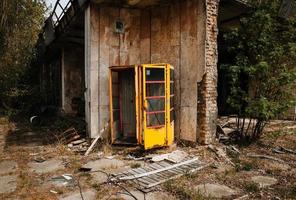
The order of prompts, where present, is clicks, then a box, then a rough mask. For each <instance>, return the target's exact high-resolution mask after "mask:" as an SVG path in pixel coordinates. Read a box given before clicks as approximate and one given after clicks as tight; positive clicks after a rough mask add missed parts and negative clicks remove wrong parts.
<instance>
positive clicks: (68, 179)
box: [51, 174, 75, 186]
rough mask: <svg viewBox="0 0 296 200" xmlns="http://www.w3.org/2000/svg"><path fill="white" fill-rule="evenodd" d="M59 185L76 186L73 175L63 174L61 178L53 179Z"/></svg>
mask: <svg viewBox="0 0 296 200" xmlns="http://www.w3.org/2000/svg"><path fill="white" fill-rule="evenodd" d="M51 180H52V181H53V182H55V183H56V184H58V185H60V184H61V185H62V186H67V185H74V184H75V180H74V178H73V176H72V175H71V174H63V175H61V176H57V177H54V178H52V179H51Z"/></svg>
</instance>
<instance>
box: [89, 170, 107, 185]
mask: <svg viewBox="0 0 296 200" xmlns="http://www.w3.org/2000/svg"><path fill="white" fill-rule="evenodd" d="M91 177H92V180H91V182H92V184H101V183H104V182H106V181H107V179H108V177H107V174H105V173H102V172H95V173H91Z"/></svg>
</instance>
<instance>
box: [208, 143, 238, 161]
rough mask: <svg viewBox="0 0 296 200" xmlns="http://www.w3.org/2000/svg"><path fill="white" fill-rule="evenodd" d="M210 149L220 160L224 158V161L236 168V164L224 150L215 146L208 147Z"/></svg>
mask: <svg viewBox="0 0 296 200" xmlns="http://www.w3.org/2000/svg"><path fill="white" fill-rule="evenodd" d="M208 148H209V149H210V150H211V151H213V152H214V153H215V154H216V155H217V157H218V158H222V159H224V160H225V161H226V162H228V163H229V164H231V165H232V166H235V164H234V163H233V162H232V161H231V160H230V159H229V158H228V156H227V154H226V152H225V151H224V150H223V149H222V148H219V147H215V146H213V145H211V144H210V145H208Z"/></svg>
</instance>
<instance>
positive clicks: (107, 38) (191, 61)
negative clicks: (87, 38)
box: [86, 0, 218, 142]
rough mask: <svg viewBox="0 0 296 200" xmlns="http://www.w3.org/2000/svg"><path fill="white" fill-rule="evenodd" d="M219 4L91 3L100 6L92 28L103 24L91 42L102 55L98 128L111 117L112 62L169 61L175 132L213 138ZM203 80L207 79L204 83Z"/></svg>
mask: <svg viewBox="0 0 296 200" xmlns="http://www.w3.org/2000/svg"><path fill="white" fill-rule="evenodd" d="M206 6H207V8H206ZM215 6H218V2H217V1H214V0H182V1H181V0H172V1H171V4H170V5H167V6H161V7H152V8H150V9H131V8H130V9H129V8H115V7H99V6H95V5H93V4H91V6H90V8H92V7H96V8H95V9H93V10H92V9H90V12H97V13H96V14H94V15H95V17H96V18H95V19H91V20H92V21H93V22H94V23H96V25H95V26H93V27H91V28H92V29H94V28H95V27H96V28H97V26H99V28H98V30H97V32H95V33H94V34H96V36H95V37H98V38H97V40H96V41H95V44H91V45H92V48H97V49H92V48H89V49H90V50H92V51H94V52H96V55H97V54H98V57H99V60H98V63H97V64H95V65H94V66H95V67H97V70H98V73H97V75H98V82H96V83H98V85H99V86H98V88H97V90H98V96H99V98H98V99H97V100H96V98H94V99H93V98H89V99H90V100H91V101H97V103H98V110H97V111H98V112H99V114H98V119H97V120H98V121H99V123H98V124H99V125H98V128H99V129H101V128H103V127H104V125H105V124H106V123H107V122H108V120H109V102H108V101H109V98H108V67H109V66H112V65H130V64H139V63H170V64H172V65H173V66H174V67H175V89H174V90H175V91H174V93H175V103H174V104H175V105H174V106H175V115H176V122H175V135H176V136H177V138H179V139H182V140H188V141H192V142H195V141H196V140H197V138H198V137H201V139H199V141H201V142H209V141H210V138H212V133H213V130H214V129H213V127H214V121H215V116H216V111H217V109H216V92H215V89H216V78H217V77H216V73H217V69H216V58H213V57H215V56H217V54H216V43H215V42H216V41H215V40H216V34H217V30H216V25H217V24H216V19H217V15H216V11H217V10H216V9H217V7H215ZM90 15H92V14H90ZM117 19H121V20H122V21H123V22H124V24H125V30H124V33H121V34H119V33H115V30H114V26H115V21H116V20H117ZM98 24H99V25H98ZM206 32H209V33H207V34H206ZM97 51H98V52H97ZM86 78H87V76H86ZM88 79H90V78H89V77H88ZM94 80H95V79H94ZM198 83H204V84H201V87H200V89H199V88H198ZM95 89H96V88H95ZM198 90H200V91H201V92H200V94H199V95H200V98H197V97H198ZM198 100H199V101H200V100H202V101H200V102H199V103H198ZM94 110H95V109H94ZM197 111H199V112H198V113H197Z"/></svg>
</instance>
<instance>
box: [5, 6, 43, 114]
mask: <svg viewBox="0 0 296 200" xmlns="http://www.w3.org/2000/svg"><path fill="white" fill-rule="evenodd" d="M45 11H46V7H45V3H44V1H43V0H1V1H0V71H1V73H0V108H2V110H3V108H5V110H6V111H7V110H8V114H10V115H13V114H14V113H15V112H16V110H14V109H11V108H17V109H23V108H25V107H27V106H28V105H26V104H25V102H30V101H31V102H32V96H31V94H35V95H37V94H38V90H37V89H36V87H34V85H36V83H37V82H38V66H37V64H36V48H35V45H36V42H37V39H38V34H39V33H40V32H41V28H42V25H43V21H44V14H45ZM36 99H37V98H36ZM39 99H40V96H39ZM6 114H7V113H6Z"/></svg>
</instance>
